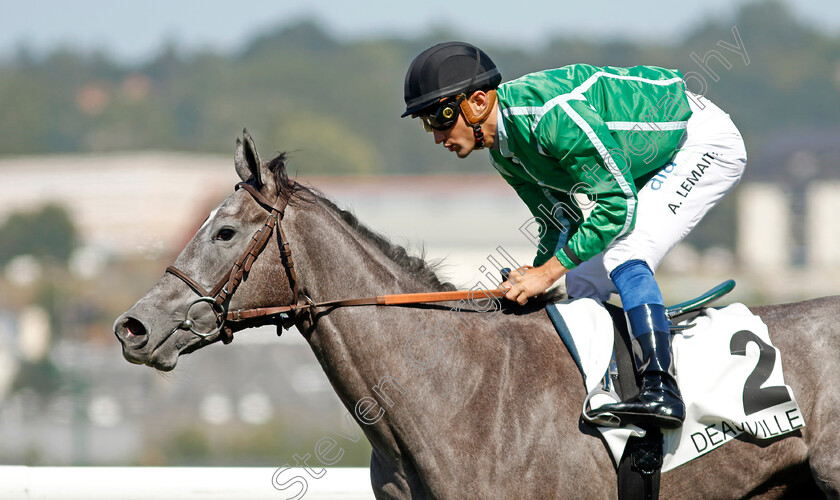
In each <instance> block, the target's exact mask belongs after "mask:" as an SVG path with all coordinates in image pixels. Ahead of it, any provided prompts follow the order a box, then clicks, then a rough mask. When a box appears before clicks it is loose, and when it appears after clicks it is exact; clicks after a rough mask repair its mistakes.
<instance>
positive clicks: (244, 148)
mask: <svg viewBox="0 0 840 500" xmlns="http://www.w3.org/2000/svg"><path fill="white" fill-rule="evenodd" d="M242 138H243V140H244V141H245V142H244V143H243V142H242V141H240V140H239V138H237V139H236V153H234V158H233V162H234V165H235V166H236V173H237V174H239V178H240V179H242V181H243V182H248V181H249V180H251V179H254V180H255V181H256V187H257V189H260V188H262V186H263V178H262V172H261V169H262V162H261V161H260V154H259V153H257V147H256V146H255V145H254V140H253V139H252V138H251V135H250V134H249V133H248V130H247V129H243V130H242Z"/></svg>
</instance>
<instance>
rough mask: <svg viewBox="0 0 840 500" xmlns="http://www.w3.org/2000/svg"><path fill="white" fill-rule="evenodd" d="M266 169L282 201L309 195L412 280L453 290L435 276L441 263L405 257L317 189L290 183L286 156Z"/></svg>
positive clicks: (396, 248) (407, 255) (280, 157)
mask: <svg viewBox="0 0 840 500" xmlns="http://www.w3.org/2000/svg"><path fill="white" fill-rule="evenodd" d="M267 167H268V169H269V170H270V171H271V173H272V174H273V175H274V183H275V186H277V187H278V188H279V190H280V192H279V194H280V195H281V196H283V197H288V198H289V199H290V203H292V202H293V201H299V200H301V199H302V198H301V197H297V198H294V200H292V199H291V196H292V195H293V194H294V193H295V192H296V191H303V192H306V193H309V194H311V195H312V196H313V198H314V199H316V200H318V201H319V202H320V203H322V204H323V205H324V206H325V207H327V208H329V209H330V210H332V211H333V212H335V213H336V214H337V215H338V216H339V217H340V218H341V220H343V221H344V222H345V223H346V224H347V225H348V226H350V228H352V229H353V230H355V231H356V232H357V233H358V234H359V235H361V236H362V237H363V238H365V239H366V240H367V241H370V242H371V243H373V244H374V245H375V246H376V247H377V248H378V249H379V250H380V251H382V253H384V254H385V255H386V256H387V257H388V258H389V259H391V260H392V261H393V262H394V263H395V264H397V265H399V266H400V267H402V268H403V269H405V270H406V271H408V272H409V273H411V274H412V275H413V276H415V277H417V278H418V279H420V280H422V281H424V282H426V283H428V284H429V286H430V287H431V288H432V289H433V290H455V288H456V287H455V285H453V284H452V283H449V282H444V281H441V279H440V278H439V277H438V275H437V272H436V271H437V269H438V268H439V267H440V265H441V262H440V261H435V262H426V261H425V260H424V258H423V255H422V251H421V255H420V256H419V257H418V256H414V255H409V253H408V251H407V250H406V249H405V248H404V247H402V246H400V245H397V244H395V243H392V242H391V241H390V240H389V239H388V238H386V237H384V236H382V235H381V234H379V233H377V232H375V231H373V230H371V229H370V228H368V227H367V226H365V225H364V224H363V223H362V222H361V221H360V220H359V219H358V217H356V216H355V215H354V214H353V213H352V212H350V211H348V210H344V209H342V208H339V207H338V206H337V205H336V204H335V203H333V201H332V200H330V199H329V198H327V197H326V195H324V194H323V193H321V192H320V191H319V190H318V189H316V188H314V187H311V186H304V185H302V184H300V183H298V182H296V181H294V180H292V179H289V175H288V173H287V172H286V153H279V154H278V155H277V156H276V157H274V158H273V159H272V160H271V161H269V162H268V164H267Z"/></svg>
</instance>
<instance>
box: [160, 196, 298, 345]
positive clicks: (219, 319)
mask: <svg viewBox="0 0 840 500" xmlns="http://www.w3.org/2000/svg"><path fill="white" fill-rule="evenodd" d="M239 188H242V189H244V190H245V191H247V192H248V193H249V194H250V195H251V196H252V197H253V198H254V200H255V201H256V202H257V203H259V205H260V206H262V207H263V208H265V209H266V210H267V211H268V212H269V213H268V217H266V219H265V223H264V224H263V227H261V228H260V229H259V230H258V231H257V232H256V233H254V236H253V237H251V242H250V244H249V245H248V247H247V248H246V249H245V251H244V252H243V253H242V255H241V256H240V257H239V258H238V259H237V260H236V262H235V263H234V264H233V267H232V268H231V270H230V271H228V272H227V273H226V274H225V275H224V276H222V278H221V279H220V280H219V282H218V283H216V285H215V286H214V287H213V288H212V289H211V290H210V291H207V290H206V289H204V287H202V286H201V285H200V284H198V282H196V281H195V280H194V279H192V278H190V277H189V276H188V275H187V274H186V273H185V272H183V271H181V270H180V269H178V268H176V267H175V266H174V265H173V266H169V267H167V268H166V272H167V273H170V274H173V275H175V276H177V277H178V278H180V279H181V281H183V282H184V283H186V284H187V286H189V287H190V288H192V289H193V291H195V292H196V293H197V294H198V295H199V298H197V299H195V300H194V301H193V302H192V303H190V305H189V306H188V307H187V311H186V313H185V315H184V320H183V321H182V322H181V323H180V324H179V325H178V326H176V327H175V328H174V329H173V333H174V331H175V330H189V331H190V332H192V333H194V334H195V335H198V336H199V337H202V338H208V337H211V336H213V335H215V334H217V333H219V334H220V335H221V337H222V341H223V342H224V343H225V344H227V343H230V341H231V340H233V333H234V331H237V330H240V329H241V328H235V326H231V325H229V324H228V323H227V322H228V321H240V320H244V319H252V318H257V317H264V316H277V315H281V314H286V318H285V319H284V321H283V326H285V327H288V326H291V324H292V323H293V322H294V313H295V312H297V311H299V310H302V309H308V308H309V307H310V304H311V301H310V300H309V299H306V301H305V302H297V303H292V304H290V305H287V306H281V307H272V308H262V309H240V310H236V311H228V303H229V301H230V297H231V296H232V295H233V293H234V292H235V291H236V289H237V288H238V287H239V285H240V284H241V283H242V281H243V279H244V278H245V274H246V273H248V272H249V271H250V270H251V266H252V265H253V264H254V261H256V260H257V257H258V256H259V255H260V253H261V252H262V251H263V249H264V248H265V246H266V244H267V243H268V240H269V239H270V238H271V233H272V232H274V229H275V227H276V228H277V238H278V240H279V243H280V247H281V248H282V253H281V258H282V260H283V266H284V267H285V269H286V276H287V277H288V279H289V285H290V286H291V288H292V294H293V295H292V300H293V301H296V300H297V299H298V297H299V293H298V292H299V291H298V284H297V275H296V274H295V265H294V262H293V261H292V251H291V249H290V248H289V240H287V239H286V235H285V233H284V232H283V225H282V223H281V221H282V219H283V214H284V212H285V210H286V205H288V203H289V198H291V194H289V196H282V195H278V196H277V199H276V200H275V201H274V203H272V202H270V201H269V200H268V199H266V198H265V197H264V196H263V195H262V194H261V193H260V192H259V191H258V190H257V189H256V188H255V187H254V186H253V185H251V184H249V183H247V182H240V183H238V184H237V185H236V189H239ZM200 303H207V304H209V305H210V306H211V307H212V308H213V312H214V313H216V323H217V326H216V328H214V329H213V330H212V331H210V332H200V331H197V330H196V329H195V328H196V325H195V321H193V320H192V319H191V318H190V311H191V310H192V308H193V306H195V305H196V304H200Z"/></svg>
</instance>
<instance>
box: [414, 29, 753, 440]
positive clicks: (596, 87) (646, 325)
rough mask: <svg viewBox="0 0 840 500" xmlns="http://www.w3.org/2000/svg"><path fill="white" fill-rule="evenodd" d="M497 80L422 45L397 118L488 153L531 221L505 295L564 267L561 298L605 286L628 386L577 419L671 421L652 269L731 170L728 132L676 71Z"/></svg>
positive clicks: (721, 116)
mask: <svg viewBox="0 0 840 500" xmlns="http://www.w3.org/2000/svg"><path fill="white" fill-rule="evenodd" d="M501 81H502V77H501V74H500V73H499V70H498V69H497V68H496V65H495V64H494V63H493V61H492V60H490V58H489V57H488V56H487V54H485V53H484V52H483V51H482V50H481V49H479V48H477V47H475V46H473V45H470V44H468V43H462V42H449V43H442V44H438V45H435V46H433V47H431V48H429V49H427V50H425V51H424V52H423V53H421V54H420V55H419V56H417V58H415V59H414V61H413V62H412V63H411V66H410V67H409V69H408V73H407V74H406V78H405V103H406V109H405V112H404V113H403V114H402V116H403V117H405V116H411V117H413V118H420V119H421V120H422V122H423V126H424V127H425V129H426V130H427V131H428V132H431V133H432V134H433V135H434V140H435V143H436V144H442V145H443V147H445V148H446V149H448V150H450V151H452V152H454V153H455V154H456V155H458V157H459V158H465V157H467V156H469V155H470V153H472V152H473V151H475V150H477V149H488V150H489V152H490V160H491V163H492V164H493V166H494V167H495V168H496V169H497V170H498V171H499V173H500V174H501V175H502V177H503V178H504V179H505V181H507V182H508V183H509V184H510V185H511V186H512V187H513V189H514V190H515V191H516V193H517V194H518V195H519V197H520V198H522V200H523V201H524V202H525V204H526V205H527V206H528V208H529V209H530V211H531V213H532V214H533V216H534V220H535V221H537V222H538V223H539V225H540V231H539V233H540V234H539V237H537V236H535V237H534V243H535V244H537V247H538V251H537V256H536V259H535V260H534V267H527V268H523V269H520V270H519V273H520V275H519V276H516V277H515V278H511V279H509V281H506V282H505V283H503V287H504V288H505V289H506V290H507V292H506V294H505V297H506V298H508V299H510V300H514V301H516V302H518V303H519V304H525V302H526V301H527V300H528V298H529V297H533V296H535V295H537V294H540V293H542V292H544V291H545V290H546V289H547V288H548V287H550V286H551V285H553V284H554V282H555V281H556V280H558V279H560V278H561V277H563V276H564V275H565V277H566V290H567V293H568V294H569V296H570V297H590V298H594V299H597V300H600V301H606V300H607V299H608V298H609V297H610V295H611V294H612V293H616V292H617V293H618V294H619V297H620V298H621V303H622V306H623V307H624V310H625V314H626V316H627V319H628V323H629V326H630V333H631V337H632V338H631V341H632V346H633V362H634V365H635V368H636V371H637V373H638V375H639V376H640V377H641V385H642V390H641V392H640V394H639V395H638V396H637V397H636V398H633V399H631V400H628V401H623V402H619V403H615V404H609V405H604V406H601V407H600V408H596V409H595V410H592V414H591V415H590V417H592V418H594V419H595V420H596V421H597V420H598V416H599V415H601V416H603V417H604V419H603V421H604V422H607V421H608V417H609V416H610V415H612V416H616V417H618V418H619V419H620V421H621V425H627V424H636V425H641V426H656V427H662V428H678V427H680V426H681V425H682V422H683V420H684V419H685V405H684V404H683V401H682V396H681V394H680V391H679V388H678V387H677V383H676V380H675V379H674V377H675V370H674V363H673V359H672V356H673V355H672V350H671V335H670V322H669V321H668V319H667V317H666V315H665V307H664V302H663V300H662V294H661V292H660V290H659V286H658V285H657V283H656V280H655V279H654V275H653V272H654V270H655V269H656V268H657V266H658V265H659V264H660V262H662V259H663V258H664V257H665V255H666V254H667V253H668V252H669V251H670V250H671V249H672V248H674V246H676V244H677V243H679V242H680V241H681V240H682V239H683V238H685V236H686V235H687V234H688V233H689V231H691V229H693V228H694V226H695V225H696V224H697V223H698V222H699V221H700V219H701V218H703V216H704V215H705V214H706V213H707V212H708V211H709V210H710V209H711V208H712V207H714V206H715V205H716V204H717V203H718V202H719V201H720V200H721V199H722V198H723V197H724V196H725V195H726V194H727V193H729V192H730V191H731V190H732V189H733V188H734V187H735V185H736V184H737V183H738V181H739V180H740V178H741V175H742V173H743V171H744V166H745V165H746V151H745V148H744V143H743V140H742V138H741V134H740V133H739V131H738V129H737V128H736V127H735V125H734V124H733V123H732V121H731V120H730V118H729V115H728V114H726V113H724V112H723V111H721V110H720V109H719V108H718V107H717V106H715V105H714V104H712V103H711V102H709V101H708V100H707V99H705V98H704V97H701V96H698V95H694V94H692V93H690V92H687V91H686V89H685V83H684V81H683V78H682V75H681V74H680V72H679V71H676V70H670V69H663V68H658V67H654V66H635V67H632V68H617V67H595V66H590V65H587V64H573V65H570V66H564V67H562V68H557V69H550V70H545V71H540V72H536V73H531V74H528V75H525V76H522V77H520V78H518V79H516V80H513V81H510V82H507V83H504V84H502V83H501ZM585 213H586V214H585ZM537 240H538V241H537Z"/></svg>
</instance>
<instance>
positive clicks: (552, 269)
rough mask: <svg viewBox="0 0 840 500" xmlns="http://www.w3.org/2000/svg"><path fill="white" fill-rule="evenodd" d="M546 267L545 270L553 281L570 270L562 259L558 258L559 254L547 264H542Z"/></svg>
mask: <svg viewBox="0 0 840 500" xmlns="http://www.w3.org/2000/svg"><path fill="white" fill-rule="evenodd" d="M542 267H543V268H544V269H545V272H546V273H547V274H548V276H549V277H550V278H551V279H552V281H557V280H559V279H560V278H562V277H563V275H564V274H566V273H567V272H569V270H568V269H566V266H564V265H563V264H562V263H560V261H559V260H558V259H557V256H552V257H551V258H550V259H548V260H547V261H546V262H545V264H543V266H542Z"/></svg>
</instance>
